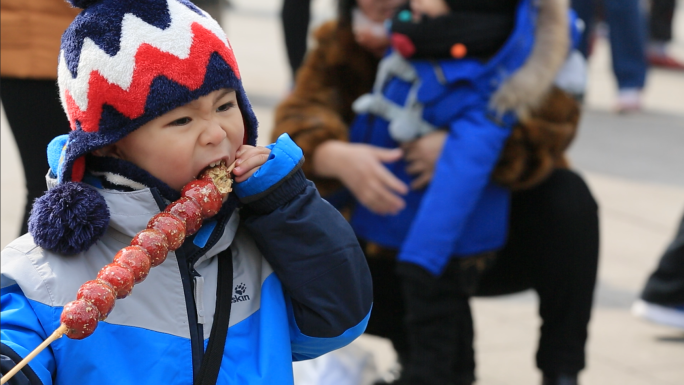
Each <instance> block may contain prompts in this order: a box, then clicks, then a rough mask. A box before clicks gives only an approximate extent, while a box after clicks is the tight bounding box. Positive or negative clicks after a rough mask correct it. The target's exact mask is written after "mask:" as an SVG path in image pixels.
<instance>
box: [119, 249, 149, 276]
mask: <svg viewBox="0 0 684 385" xmlns="http://www.w3.org/2000/svg"><path fill="white" fill-rule="evenodd" d="M114 263H115V264H117V265H119V266H123V267H125V268H127V269H128V270H130V271H131V273H133V277H134V279H135V283H140V282H142V281H144V280H145V278H147V274H149V273H150V267H151V261H150V256H149V255H147V251H145V249H143V248H142V247H140V246H128V247H124V248H123V249H121V250H119V252H118V253H116V255H115V256H114Z"/></svg>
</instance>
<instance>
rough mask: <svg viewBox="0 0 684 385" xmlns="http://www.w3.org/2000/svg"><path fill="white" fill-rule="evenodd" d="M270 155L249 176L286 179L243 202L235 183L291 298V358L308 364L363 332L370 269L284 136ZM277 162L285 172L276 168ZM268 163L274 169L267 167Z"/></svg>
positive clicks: (250, 224) (249, 224)
mask: <svg viewBox="0 0 684 385" xmlns="http://www.w3.org/2000/svg"><path fill="white" fill-rule="evenodd" d="M271 156H272V158H271V159H270V160H269V161H267V162H266V164H264V166H262V168H261V169H259V170H258V172H257V173H255V174H254V175H253V176H252V177H255V176H257V177H259V175H257V174H259V173H261V172H262V171H264V173H263V176H261V177H262V178H263V177H264V176H265V175H267V174H268V173H273V174H279V175H284V177H283V178H282V179H278V178H274V180H275V179H278V182H276V183H275V184H274V185H273V186H272V187H268V188H266V185H264V186H262V188H265V190H263V192H259V191H258V190H257V189H255V190H250V195H248V196H245V195H244V194H245V192H244V190H242V189H243V187H244V186H241V184H237V186H236V188H238V190H237V191H238V196H239V197H241V199H242V200H243V202H244V203H245V207H244V208H243V210H242V212H241V216H242V218H243V224H244V226H245V227H246V228H247V230H248V231H249V232H250V234H251V235H252V237H253V238H254V240H255V241H256V244H257V246H258V247H259V249H260V251H261V252H262V254H263V255H264V257H265V258H266V260H267V261H268V262H269V264H270V265H271V266H272V267H273V270H274V271H275V273H276V274H277V275H278V278H279V279H280V281H281V282H282V284H283V288H284V290H285V292H286V294H287V296H288V297H289V298H288V299H287V300H288V313H289V316H290V321H291V322H290V332H291V341H292V349H293V358H294V359H295V360H300V359H307V358H313V357H316V356H318V355H321V354H323V353H326V352H328V351H330V350H334V349H337V348H340V347H342V346H344V345H346V344H348V343H349V342H351V341H352V340H354V339H355V338H356V337H358V336H359V335H360V334H361V333H363V331H364V330H365V328H366V324H367V322H368V318H369V315H370V309H371V305H372V298H373V293H372V285H371V278H370V271H369V269H368V265H367V263H366V260H365V257H364V255H363V252H362V251H361V248H360V246H359V244H358V241H357V239H356V236H355V235H354V232H353V231H352V229H351V227H350V226H349V224H348V223H347V222H346V220H345V219H344V218H343V217H342V215H340V213H339V212H338V211H337V210H336V209H335V208H334V207H332V206H331V205H330V204H329V203H327V202H326V201H325V200H323V199H321V197H320V195H319V194H318V191H317V190H316V188H315V187H314V186H313V183H311V182H310V181H307V180H306V178H305V177H304V174H303V172H302V171H301V169H300V165H301V160H303V157H302V152H301V150H299V148H298V147H297V146H296V145H294V143H293V142H292V141H291V140H290V139H289V138H288V137H287V135H284V136H282V137H280V138H279V139H278V142H276V145H275V146H274V147H273V148H272V153H271ZM278 159H280V160H284V161H283V163H284V164H286V165H287V166H285V167H283V168H282V169H280V167H276V166H275V165H276V163H277V160H278ZM269 162H273V166H270V167H266V166H267V165H268V163H269ZM269 170H270V171H269ZM276 170H280V171H277V172H276ZM250 179H251V178H250ZM246 182H249V179H248V180H247V181H245V182H242V184H244V183H246ZM241 195H242V196H241Z"/></svg>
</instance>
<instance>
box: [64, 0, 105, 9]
mask: <svg viewBox="0 0 684 385" xmlns="http://www.w3.org/2000/svg"><path fill="white" fill-rule="evenodd" d="M67 1H68V2H69V4H71V5H73V6H74V7H76V8H81V9H86V8H88V7H90V6H91V5H93V4H94V3H97V2H98V1H101V0H67Z"/></svg>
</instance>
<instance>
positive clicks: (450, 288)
mask: <svg viewBox="0 0 684 385" xmlns="http://www.w3.org/2000/svg"><path fill="white" fill-rule="evenodd" d="M598 231H599V230H598V213H597V205H596V202H595V201H594V199H593V197H592V196H591V193H590V192H589V189H588V187H587V186H586V184H585V183H584V181H583V180H582V178H581V177H580V176H578V175H577V174H575V173H574V172H572V171H568V170H557V171H555V172H554V173H553V174H552V175H551V176H550V177H549V178H548V179H547V180H546V181H545V182H544V183H542V184H541V185H540V186H538V187H536V188H534V189H531V190H527V191H522V192H518V193H514V194H513V198H512V207H511V219H510V228H509V241H508V243H507V244H506V246H505V247H504V249H502V250H500V251H499V252H498V253H496V254H495V256H494V257H493V258H492V257H491V256H490V255H483V256H481V257H474V258H472V259H466V260H456V259H455V260H453V261H452V262H451V263H450V264H449V265H448V266H447V268H446V270H445V272H444V273H443V275H442V276H440V277H438V278H437V277H434V276H432V275H431V274H429V273H428V272H427V271H426V270H423V269H422V268H419V267H417V266H416V265H413V264H401V263H400V264H399V268H398V272H399V275H400V276H401V277H402V278H403V284H402V286H403V294H404V301H405V303H404V306H405V312H406V314H405V320H406V324H405V329H404V330H406V333H407V334H406V336H408V345H409V346H410V354H409V359H408V362H406V363H405V364H406V365H405V372H404V374H405V376H404V377H405V379H406V380H408V382H407V383H410V384H469V383H472V381H473V380H474V372H475V359H474V351H473V322H472V317H471V312H470V305H469V303H468V298H469V297H470V296H472V295H477V296H493V295H501V294H509V293H515V292H520V291H523V290H527V289H530V288H532V289H535V290H536V292H537V293H538V294H539V298H540V306H539V314H540V316H541V318H542V320H543V325H542V327H541V337H540V341H539V349H538V352H537V366H538V367H539V368H540V369H541V370H542V371H543V372H544V373H545V374H547V375H553V374H560V373H563V374H575V373H578V372H579V371H580V370H581V369H582V368H584V361H585V354H584V346H585V342H586V339H587V325H588V322H589V317H590V313H591V306H592V299H593V298H592V297H593V291H594V285H595V281H596V271H597V264H598V241H599V240H598ZM375 267H377V265H376V266H375ZM372 268H373V264H372V263H371V269H372ZM381 274H383V272H373V277H374V278H375V277H376V276H378V275H381ZM388 274H389V273H388V272H387V271H385V272H384V275H388ZM384 279H385V281H384V282H386V283H387V282H394V283H393V285H387V286H384V287H381V286H379V285H377V283H376V282H374V290H375V291H374V295H375V302H374V310H373V314H372V316H371V324H372V325H373V326H374V327H373V329H371V330H369V332H370V333H374V334H379V335H384V336H386V337H388V338H390V339H392V340H393V342H394V343H395V345H397V344H399V345H402V344H405V343H406V336H403V337H402V336H397V335H396V330H395V329H396V328H395V327H394V326H391V327H388V328H387V330H386V331H390V333H382V331H380V332H378V331H377V329H378V328H381V326H382V325H392V324H394V323H398V322H399V318H398V315H397V314H393V313H392V312H390V311H387V310H385V309H383V311H381V312H376V310H377V309H378V308H383V307H385V306H384V304H383V303H390V304H392V303H396V301H397V297H398V296H399V290H400V288H399V287H398V286H396V281H392V280H390V279H389V278H386V277H385V278H384ZM381 317H385V318H384V319H381ZM369 328H370V325H369Z"/></svg>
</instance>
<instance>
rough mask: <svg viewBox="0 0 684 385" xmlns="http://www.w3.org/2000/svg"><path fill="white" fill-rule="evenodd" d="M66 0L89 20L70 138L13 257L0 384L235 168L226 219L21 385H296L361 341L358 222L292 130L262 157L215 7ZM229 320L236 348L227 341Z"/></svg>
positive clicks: (70, 45)
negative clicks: (67, 311) (136, 246)
mask: <svg viewBox="0 0 684 385" xmlns="http://www.w3.org/2000/svg"><path fill="white" fill-rule="evenodd" d="M70 2H71V3H72V4H73V5H75V6H77V7H81V8H84V11H83V12H81V13H80V14H79V16H78V17H76V19H75V20H74V21H73V23H72V24H71V26H70V27H69V28H68V29H67V30H66V32H65V33H64V36H63V38H62V50H61V53H60V58H59V78H58V81H59V86H60V95H61V100H62V103H63V105H64V108H65V110H66V112H67V115H68V117H69V120H70V122H71V125H72V132H71V133H70V134H69V135H68V136H66V135H65V136H63V137H58V138H56V139H55V140H53V142H52V143H51V144H50V146H49V148H48V158H49V165H50V171H49V174H48V176H47V179H48V184H49V185H50V187H51V189H50V190H49V191H48V192H47V193H46V195H44V196H43V197H41V198H40V199H39V200H37V202H36V205H35V208H34V210H33V213H32V218H31V221H30V234H28V235H25V236H23V237H21V238H19V239H17V240H15V241H14V242H12V243H11V244H10V245H8V246H7V247H6V248H5V249H4V250H3V251H2V328H1V335H2V351H1V353H2V360H1V365H2V366H1V368H2V373H6V372H7V371H8V370H9V369H11V368H12V367H13V366H14V365H15V364H16V363H17V362H19V361H20V360H21V359H22V358H23V357H25V356H26V355H27V354H28V353H29V352H31V351H32V350H33V349H34V348H35V347H36V346H38V345H39V344H40V343H41V342H42V341H43V340H45V338H46V337H47V336H48V335H50V334H51V333H52V332H53V331H54V330H55V329H57V328H58V327H59V325H60V314H61V311H62V307H63V306H64V305H65V304H66V303H68V302H70V301H72V300H74V299H75V298H76V292H77V290H78V289H79V286H80V285H81V284H83V283H84V282H86V281H88V280H93V279H95V277H96V275H97V274H98V271H99V270H100V268H102V267H103V266H105V265H106V264H108V263H111V262H112V259H113V257H114V255H115V254H116V252H117V251H118V250H120V249H121V248H123V247H125V246H128V245H129V243H130V241H131V238H132V237H133V236H134V235H135V234H136V233H138V232H139V231H141V230H143V229H144V228H145V227H146V225H147V223H148V221H149V220H150V219H151V218H152V217H153V216H154V215H156V214H157V213H159V212H160V211H161V210H164V208H165V207H166V206H167V205H168V204H169V203H170V202H172V201H175V200H177V199H178V198H179V197H180V190H181V188H182V187H183V186H184V185H185V184H187V183H188V182H190V181H192V180H193V179H194V178H195V177H196V176H197V175H198V174H199V173H200V172H201V171H202V170H203V169H205V168H206V167H208V166H209V165H212V164H214V163H216V162H218V161H225V162H226V163H227V164H231V163H233V161H236V164H237V166H236V167H235V169H234V172H233V173H234V175H235V182H237V184H236V185H235V186H234V192H233V193H231V194H229V195H228V198H227V200H226V201H225V202H224V203H223V205H222V208H221V210H220V211H219V212H218V214H217V215H215V216H214V217H212V218H211V219H210V220H206V221H205V222H204V224H203V226H202V227H201V228H200V230H199V231H198V232H197V233H196V234H194V235H192V236H190V237H188V238H186V240H185V241H184V243H183V244H182V246H181V247H180V248H178V249H177V250H176V251H175V252H169V254H168V257H167V259H166V260H165V261H164V262H163V263H162V264H160V265H159V266H157V267H154V268H152V269H151V271H150V274H149V276H148V277H147V279H146V280H145V281H144V282H142V283H140V284H138V285H136V286H135V287H134V289H133V292H132V293H131V294H130V295H129V296H128V297H127V298H125V299H120V300H117V301H116V304H115V306H114V309H113V311H112V312H111V314H110V315H109V316H108V317H107V318H106V319H105V320H104V321H102V322H100V323H99V325H98V326H97V329H96V330H95V332H94V333H93V334H92V335H90V336H89V337H87V338H85V339H82V340H72V339H69V338H61V339H59V340H57V341H55V342H53V343H52V344H51V345H50V347H49V348H48V349H46V350H44V351H43V352H42V353H40V354H39V355H38V356H37V357H36V358H34V359H33V360H32V361H31V362H30V363H29V365H28V366H26V367H24V369H22V371H21V372H19V373H18V374H17V375H16V376H15V377H14V378H12V379H11V380H10V383H12V384H31V385H35V384H44V385H47V384H98V385H100V384H140V383H149V384H193V383H194V384H200V383H201V384H205V383H207V384H208V383H211V384H292V383H293V378H292V365H291V362H292V361H293V360H304V359H309V358H313V357H316V356H319V355H321V354H324V353H326V352H329V351H331V350H334V349H337V348H339V347H342V346H344V345H346V344H348V343H349V342H351V341H352V340H353V339H354V338H356V337H357V336H359V335H360V334H361V333H362V332H363V331H364V329H365V326H366V323H367V321H368V317H369V314H370V309H371V303H372V289H371V281H370V275H369V272H368V267H367V265H366V262H365V259H364V256H363V254H362V252H361V250H360V248H359V246H358V242H357V240H356V238H355V236H354V234H353V232H352V230H351V228H350V227H349V225H348V224H347V223H346V221H345V219H344V218H343V217H342V216H341V215H340V214H339V213H338V212H337V211H336V210H335V209H334V208H333V207H332V206H330V205H329V204H328V203H326V202H325V201H324V200H322V199H321V198H320V196H319V195H318V192H317V191H316V189H315V188H314V187H313V185H312V183H311V182H308V181H307V180H306V179H305V178H304V175H303V173H302V171H301V170H300V167H301V164H302V163H303V161H304V159H303V157H302V152H301V150H300V149H299V148H298V147H297V146H296V145H295V144H294V143H293V142H292V141H291V140H290V139H289V137H288V136H286V135H284V136H282V137H280V138H279V139H278V141H277V142H276V143H275V144H274V145H270V146H267V147H266V148H263V147H255V143H256V135H257V122H256V118H255V116H254V113H253V111H252V109H251V107H250V104H249V101H248V99H247V97H246V94H245V91H244V89H243V87H242V84H241V80H240V74H239V72H238V68H237V63H236V61H235V58H234V56H233V52H232V49H231V47H230V45H229V43H228V41H227V40H226V37H225V35H224V33H223V31H222V30H221V28H220V26H219V25H218V24H217V23H216V22H215V21H214V20H212V19H211V18H210V17H209V16H208V15H207V14H206V13H204V12H202V11H201V10H199V9H198V8H197V7H195V6H194V5H192V3H191V2H190V1H188V0H99V1H98V0H95V1H86V0H80V1H77V0H71V1H70ZM36 113H40V111H36ZM223 287H227V289H228V292H227V296H222V295H221V294H222V293H223V292H222V291H221V290H222V289H221V288H223ZM220 298H223V299H222V300H221V301H220V302H219V301H218V299H220ZM227 305H231V307H229V308H228V309H230V310H229V313H228V315H229V319H227V318H226V317H224V316H225V315H226V313H225V309H226V306H227ZM221 324H223V325H224V326H225V327H226V328H227V327H228V326H227V325H228V324H229V325H230V328H229V329H228V331H227V337H225V334H224V335H223V338H220V337H216V338H213V336H214V335H215V334H214V333H215V331H216V330H220V327H221ZM216 335H218V336H220V333H219V332H216ZM224 341H225V346H224Z"/></svg>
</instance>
